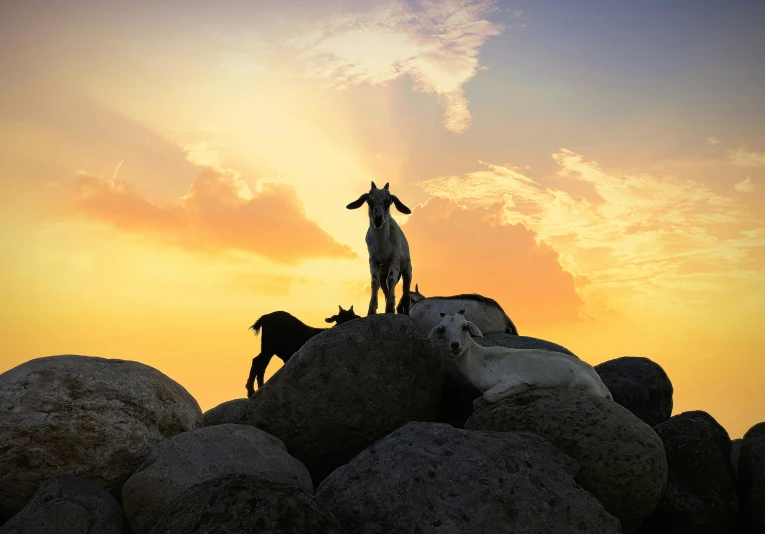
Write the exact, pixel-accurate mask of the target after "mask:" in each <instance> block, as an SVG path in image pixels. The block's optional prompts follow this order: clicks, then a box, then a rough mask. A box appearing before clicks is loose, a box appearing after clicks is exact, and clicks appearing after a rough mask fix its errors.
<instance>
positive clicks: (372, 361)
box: [247, 314, 444, 481]
mask: <svg viewBox="0 0 765 534" xmlns="http://www.w3.org/2000/svg"><path fill="white" fill-rule="evenodd" d="M425 337H426V336H424V335H422V333H421V332H420V331H419V329H417V327H416V326H415V323H414V321H413V320H412V319H411V318H410V317H407V316H405V315H394V314H383V315H373V316H370V317H364V318H361V319H355V320H353V321H349V322H347V323H344V324H341V325H338V326H335V327H333V328H331V329H329V330H326V331H324V332H322V333H320V334H318V335H317V336H314V337H313V338H311V339H310V340H309V341H308V342H307V343H306V344H305V345H303V347H302V348H301V349H300V350H299V351H298V352H296V353H295V354H294V355H293V356H292V357H291V358H290V359H289V361H288V362H287V363H286V364H285V365H284V367H282V368H281V369H280V370H279V371H278V372H277V373H276V374H275V375H274V376H273V377H271V379H270V380H269V381H268V382H266V383H265V384H264V386H263V387H262V388H260V389H258V390H257V391H256V392H255V394H254V395H253V396H252V397H251V398H250V400H249V406H248V413H247V422H248V423H249V424H251V425H254V426H256V427H258V428H261V429H263V430H265V431H266V432H269V433H270V434H273V435H274V436H276V437H278V438H279V439H281V440H282V441H283V442H284V444H285V445H286V446H287V450H288V451H289V452H290V454H292V455H293V456H295V457H296V458H298V459H299V460H300V461H302V462H303V463H304V464H305V465H306V466H307V467H308V469H309V471H310V472H311V475H312V476H313V477H314V480H315V481H320V480H321V479H323V478H324V477H325V476H326V475H328V474H329V473H331V472H332V471H333V470H334V469H335V468H337V467H338V466H340V465H342V464H344V463H345V462H347V461H348V460H350V459H351V458H353V457H354V456H355V455H356V454H358V453H359V452H361V451H362V450H364V448H366V447H367V446H369V445H370V444H372V443H374V442H375V441H376V440H378V439H380V438H381V437H383V436H386V435H387V434H389V433H390V432H392V431H393V430H395V429H396V428H399V427H401V426H402V425H404V424H406V423H407V422H409V421H428V420H432V419H433V418H434V417H435V414H436V410H437V408H438V403H439V398H440V395H441V388H442V385H443V375H444V367H443V361H442V360H441V358H440V356H439V355H438V354H437V353H436V352H435V351H433V350H432V348H431V347H430V345H429V344H426V343H425Z"/></svg>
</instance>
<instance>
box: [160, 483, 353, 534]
mask: <svg viewBox="0 0 765 534" xmlns="http://www.w3.org/2000/svg"><path fill="white" fill-rule="evenodd" d="M151 532H152V534H193V533H197V532H205V533H208V534H212V533H224V532H225V533H231V534H240V533H249V532H258V533H273V534H282V533H284V534H342V532H343V529H342V527H341V526H340V523H339V522H338V521H337V519H336V518H335V517H334V516H333V515H332V514H331V513H329V512H327V511H325V510H323V509H321V507H319V505H318V504H317V503H316V500H315V499H314V497H313V495H311V494H309V493H306V492H305V491H303V490H301V489H298V488H295V487H291V486H286V485H282V484H275V483H273V482H268V481H265V480H263V479H261V478H260V477H256V476H253V475H225V476H222V477H217V478H214V479H211V480H208V481H206V482H202V483H201V484H198V485H196V486H193V487H191V488H189V489H188V490H186V491H185V492H183V494H181V495H180V496H179V497H178V498H177V499H176V500H175V501H173V503H172V504H171V505H170V507H169V508H168V510H167V511H166V512H165V514H164V515H163V516H162V517H161V518H160V520H159V521H158V522H157V524H156V526H155V527H154V529H153V530H152V531H151Z"/></svg>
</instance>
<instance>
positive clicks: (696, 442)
mask: <svg viewBox="0 0 765 534" xmlns="http://www.w3.org/2000/svg"><path fill="white" fill-rule="evenodd" d="M654 429H655V430H656V433H657V434H659V437H660V438H661V440H662V442H663V443H664V450H665V451H666V455H667V468H668V471H669V476H668V477H667V486H666V488H665V489H664V494H663V495H662V497H661V501H660V502H659V506H658V508H656V511H655V512H654V513H653V514H651V516H650V517H648V518H647V519H646V520H645V521H643V523H642V525H640V531H639V532H641V533H645V534H651V533H653V532H673V528H674V527H676V526H677V525H683V532H720V533H723V532H733V529H734V521H735V518H736V514H737V512H738V503H737V499H736V485H735V479H734V476H733V469H732V468H731V465H730V450H731V443H730V438H729V437H728V433H727V432H726V431H725V429H724V428H723V427H722V426H720V424H719V423H718V422H717V421H715V420H714V418H713V417H712V416H711V415H709V414H708V413H706V412H701V411H694V412H684V413H681V414H680V415H676V416H674V417H670V418H669V420H667V421H665V422H664V423H661V424H660V425H657V426H656V427H655V428H654Z"/></svg>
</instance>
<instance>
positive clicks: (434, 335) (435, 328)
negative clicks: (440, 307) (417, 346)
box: [427, 325, 438, 339]
mask: <svg viewBox="0 0 765 534" xmlns="http://www.w3.org/2000/svg"><path fill="white" fill-rule="evenodd" d="M436 330H438V325H436V326H434V327H433V329H432V330H431V331H430V334H428V338H427V339H433V338H434V337H436Z"/></svg>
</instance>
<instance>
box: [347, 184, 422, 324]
mask: <svg viewBox="0 0 765 534" xmlns="http://www.w3.org/2000/svg"><path fill="white" fill-rule="evenodd" d="M388 186H389V184H387V183H386V184H385V186H384V187H383V188H382V189H378V188H377V186H376V185H375V183H374V182H372V188H371V189H370V190H369V193H364V194H363V195H361V196H360V197H359V198H358V199H357V200H354V201H353V202H351V203H350V204H348V205H347V206H346V207H347V208H348V209H349V210H355V209H358V208H360V207H361V205H362V204H364V203H365V202H366V203H367V205H368V206H369V229H368V230H367V237H366V242H367V250H368V251H369V271H370V273H371V274H372V297H371V298H370V299H369V312H368V313H367V315H374V314H375V313H377V290H378V289H380V288H382V291H383V295H385V313H394V312H395V311H398V313H403V314H405V315H407V314H408V313H409V287H410V286H411V284H412V258H411V257H410V256H409V243H408V242H407V240H406V236H404V232H402V231H401V228H400V227H399V225H398V224H397V223H396V221H394V220H393V218H392V217H391V216H390V205H391V204H394V205H395V206H396V209H397V210H398V211H400V212H401V213H406V214H409V213H412V211H411V210H410V209H409V208H407V207H406V206H404V204H402V203H401V201H400V200H399V199H398V198H396V195H391V194H390V191H389V190H388ZM383 276H384V277H385V278H383ZM401 278H403V279H404V281H403V290H402V294H401V300H400V301H399V303H398V308H396V295H395V292H396V284H397V283H398V281H399V279H401Z"/></svg>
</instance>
